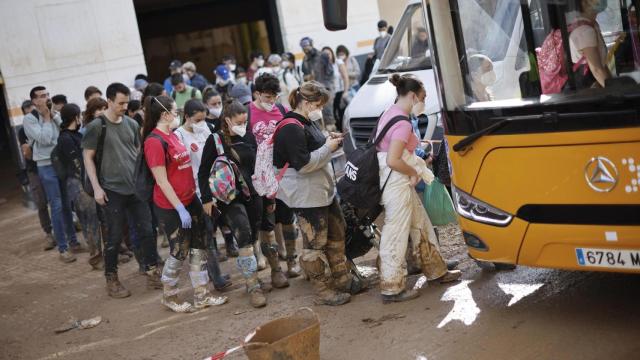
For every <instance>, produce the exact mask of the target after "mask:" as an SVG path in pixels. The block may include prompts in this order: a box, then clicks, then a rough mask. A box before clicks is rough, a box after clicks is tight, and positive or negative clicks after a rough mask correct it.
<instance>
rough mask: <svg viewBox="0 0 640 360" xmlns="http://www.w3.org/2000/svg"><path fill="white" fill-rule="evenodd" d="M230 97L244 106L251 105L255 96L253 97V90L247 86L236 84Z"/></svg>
mask: <svg viewBox="0 0 640 360" xmlns="http://www.w3.org/2000/svg"><path fill="white" fill-rule="evenodd" d="M229 96H231V97H232V98H233V99H236V100H238V102H239V103H241V104H242V105H245V106H247V105H249V103H251V101H252V100H253V96H251V88H250V87H249V86H248V85H246V84H240V83H238V84H235V85H233V87H232V88H231V92H229Z"/></svg>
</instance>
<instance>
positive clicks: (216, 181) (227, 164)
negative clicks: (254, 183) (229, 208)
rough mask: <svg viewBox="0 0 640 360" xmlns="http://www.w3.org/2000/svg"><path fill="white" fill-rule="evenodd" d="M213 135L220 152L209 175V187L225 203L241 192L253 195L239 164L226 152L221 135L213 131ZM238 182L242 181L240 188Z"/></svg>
mask: <svg viewBox="0 0 640 360" xmlns="http://www.w3.org/2000/svg"><path fill="white" fill-rule="evenodd" d="M212 136H213V140H214V141H215V144H216V150H217V152H218V157H217V158H216V160H215V161H214V162H213V167H212V168H211V175H210V176H209V187H210V188H211V193H212V194H213V197H215V198H216V199H217V200H219V201H222V202H223V203H225V204H230V203H231V202H232V201H233V200H234V199H235V198H236V197H237V196H238V194H240V193H242V194H243V195H244V196H245V197H249V196H251V192H250V190H249V186H248V185H247V183H246V182H245V181H244V178H243V177H242V173H241V172H240V169H238V165H236V163H234V162H233V161H232V160H231V159H229V158H228V157H227V156H226V155H225V154H224V147H223V146H222V139H220V135H218V134H216V133H213V134H212ZM237 183H240V189H237Z"/></svg>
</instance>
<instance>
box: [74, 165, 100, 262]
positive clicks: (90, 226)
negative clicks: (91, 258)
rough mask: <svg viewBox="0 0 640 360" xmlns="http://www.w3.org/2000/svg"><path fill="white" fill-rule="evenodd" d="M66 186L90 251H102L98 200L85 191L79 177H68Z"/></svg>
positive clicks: (92, 252)
mask: <svg viewBox="0 0 640 360" xmlns="http://www.w3.org/2000/svg"><path fill="white" fill-rule="evenodd" d="M66 186H67V196H68V197H69V201H70V202H71V207H72V208H73V210H75V212H76V215H78V220H79V221H80V225H81V226H82V236H83V237H84V240H85V242H86V243H87V246H88V247H89V252H90V253H91V255H94V254H96V253H99V252H102V241H101V234H100V226H99V222H98V212H97V209H96V201H95V200H94V198H93V197H92V196H89V194H87V193H86V192H85V191H84V189H83V188H82V183H80V180H79V179H77V178H75V177H71V178H68V179H66Z"/></svg>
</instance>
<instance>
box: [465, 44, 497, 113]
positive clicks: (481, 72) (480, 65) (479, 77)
mask: <svg viewBox="0 0 640 360" xmlns="http://www.w3.org/2000/svg"><path fill="white" fill-rule="evenodd" d="M467 63H468V65H469V74H470V85H471V90H472V91H473V96H474V98H475V101H491V100H493V95H492V94H491V90H490V88H491V86H493V85H494V84H495V83H496V81H497V77H496V73H495V71H494V70H493V62H492V61H491V59H489V57H487V56H485V55H482V54H475V55H471V56H469V59H468V60H467Z"/></svg>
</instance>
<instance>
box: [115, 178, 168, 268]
mask: <svg viewBox="0 0 640 360" xmlns="http://www.w3.org/2000/svg"><path fill="white" fill-rule="evenodd" d="M105 192H106V194H107V197H108V199H109V201H108V202H107V204H106V205H105V206H104V207H103V208H102V210H103V217H104V219H105V221H106V224H107V237H106V241H105V245H104V272H105V274H115V273H117V272H118V250H119V248H120V242H121V241H122V230H123V229H124V227H125V226H126V224H127V217H129V218H130V219H131V220H132V221H133V223H134V224H135V232H136V235H137V236H138V239H139V241H140V248H141V250H142V256H143V259H144V264H145V270H148V269H149V267H151V266H155V265H157V263H158V259H157V257H156V248H155V246H156V240H155V239H154V238H153V229H152V228H151V227H152V225H151V210H150V209H149V204H147V203H146V202H144V201H142V200H140V199H138V197H136V196H135V195H133V194H132V195H122V194H119V193H117V192H114V191H111V190H107V189H105Z"/></svg>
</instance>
